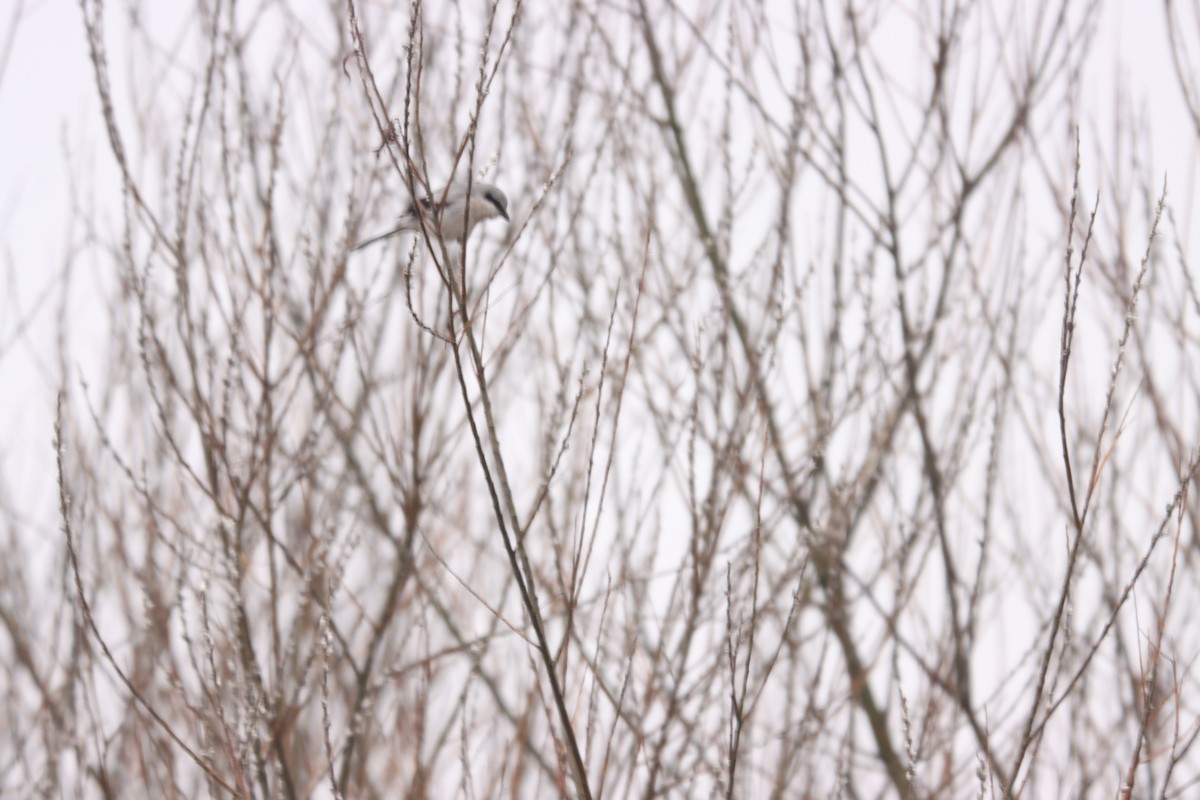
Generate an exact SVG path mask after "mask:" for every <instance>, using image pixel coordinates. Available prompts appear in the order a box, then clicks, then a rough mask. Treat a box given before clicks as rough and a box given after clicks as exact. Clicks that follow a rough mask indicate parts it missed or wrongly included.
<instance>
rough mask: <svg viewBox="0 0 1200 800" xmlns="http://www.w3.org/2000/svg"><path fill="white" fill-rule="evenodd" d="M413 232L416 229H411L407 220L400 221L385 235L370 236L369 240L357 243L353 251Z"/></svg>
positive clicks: (411, 226)
mask: <svg viewBox="0 0 1200 800" xmlns="http://www.w3.org/2000/svg"><path fill="white" fill-rule="evenodd" d="M413 230H416V228H414V227H413V224H412V222H410V221H409V220H401V222H400V224H399V225H397V226H396V227H394V228H392V229H391V230H390V231H388V232H387V233H381V234H379V235H378V236H372V237H371V238H370V239H367V240H365V241H362V242H359V243H358V244H356V245H354V249H355V250H362V249H363V248H364V247H367V246H369V245H373V244H375V243H376V242H382V241H383V240H384V239H390V238H391V237H393V236H399V235H400V234H402V233H409V232H410V231H413Z"/></svg>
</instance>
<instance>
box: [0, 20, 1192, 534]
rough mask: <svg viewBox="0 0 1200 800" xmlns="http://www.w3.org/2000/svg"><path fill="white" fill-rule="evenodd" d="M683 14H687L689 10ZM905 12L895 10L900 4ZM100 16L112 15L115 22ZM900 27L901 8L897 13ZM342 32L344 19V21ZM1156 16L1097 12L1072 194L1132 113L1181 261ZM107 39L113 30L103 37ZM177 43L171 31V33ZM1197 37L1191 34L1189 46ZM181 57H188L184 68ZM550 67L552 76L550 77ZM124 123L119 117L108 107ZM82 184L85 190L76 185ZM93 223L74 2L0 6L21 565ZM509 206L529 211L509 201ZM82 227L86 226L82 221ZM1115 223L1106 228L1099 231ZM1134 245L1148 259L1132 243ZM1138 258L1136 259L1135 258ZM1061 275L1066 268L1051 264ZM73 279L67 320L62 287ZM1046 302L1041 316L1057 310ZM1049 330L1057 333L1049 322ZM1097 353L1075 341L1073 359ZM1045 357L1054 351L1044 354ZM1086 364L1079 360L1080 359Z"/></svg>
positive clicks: (89, 298) (48, 512)
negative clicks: (1122, 111)
mask: <svg viewBox="0 0 1200 800" xmlns="http://www.w3.org/2000/svg"><path fill="white" fill-rule="evenodd" d="M185 5H186V4H183V3H174V2H166V1H163V2H148V3H146V4H145V6H146V8H145V13H146V14H147V15H148V16H147V19H146V22H147V24H148V26H149V27H151V28H152V29H154V30H156V31H158V35H157V36H156V37H155V39H156V40H158V41H172V40H175V39H176V38H182V37H181V36H179V34H178V31H179V30H180V27H181V26H184V25H189V24H194V23H193V22H191V21H190V19H191V14H190V9H187V8H185ZM684 5H686V4H684ZM895 5H896V6H897V8H900V9H902V8H903V6H904V3H896V4H895ZM293 6H294V7H295V9H296V13H297V14H298V15H304V14H305V13H308V7H309V6H311V9H312V13H314V14H321V15H323V16H328V12H327V9H325V8H324V7H323V4H321V3H307V2H304V0H300V1H299V2H296V3H294V4H293ZM117 11H118V10H117V9H110V12H109V13H117ZM895 13H897V14H898V15H901V16H903V12H902V10H900V11H896V12H895ZM341 22H342V23H343V24H344V20H341ZM1166 24H1167V22H1166V16H1165V12H1164V9H1163V5H1162V3H1158V2H1147V3H1142V2H1120V1H1119V0H1118V1H1116V2H1108V3H1105V4H1103V7H1102V12H1101V14H1100V16H1099V25H1100V32H1099V34H1098V36H1097V37H1096V39H1095V41H1096V44H1097V46H1096V48H1095V51H1094V52H1093V53H1092V55H1091V57H1090V60H1089V62H1088V63H1089V65H1090V70H1089V73H1088V74H1087V75H1086V76H1084V79H1083V81H1082V89H1081V96H1080V99H1081V103H1082V105H1083V108H1082V111H1081V114H1080V118H1081V119H1082V120H1083V121H1084V127H1083V129H1082V130H1081V139H1082V151H1083V169H1082V172H1083V176H1084V177H1083V183H1084V188H1083V192H1082V194H1083V196H1084V197H1085V198H1087V205H1088V206H1090V204H1091V200H1090V198H1091V197H1092V196H1093V195H1094V193H1095V192H1096V191H1097V190H1100V191H1104V190H1105V189H1106V188H1108V187H1109V186H1111V181H1112V177H1111V176H1106V175H1103V174H1097V172H1098V170H1099V169H1101V168H1102V165H1100V164H1097V163H1096V162H1097V161H1098V160H1099V158H1098V157H1097V159H1095V160H1093V161H1091V162H1089V159H1088V156H1089V153H1094V152H1103V153H1111V152H1112V151H1113V149H1114V147H1115V144H1114V141H1113V135H1114V122H1113V120H1114V118H1115V110H1116V108H1117V105H1118V103H1123V104H1124V105H1125V106H1126V107H1130V108H1133V109H1134V110H1135V113H1136V115H1137V116H1138V118H1139V120H1140V123H1141V125H1142V135H1145V136H1148V137H1150V141H1149V142H1146V143H1145V145H1146V146H1145V151H1146V152H1148V153H1150V154H1151V155H1150V163H1147V164H1144V165H1143V168H1144V169H1145V170H1146V171H1147V172H1148V173H1150V174H1152V175H1156V176H1158V177H1157V178H1156V179H1155V181H1154V183H1155V184H1156V185H1159V184H1161V181H1162V179H1163V177H1165V178H1166V180H1167V182H1168V185H1169V201H1170V203H1171V204H1172V207H1173V208H1174V210H1175V215H1176V217H1175V218H1176V222H1177V223H1178V224H1179V230H1178V235H1179V237H1180V239H1181V241H1182V243H1183V248H1184V254H1185V256H1186V257H1189V259H1190V243H1191V241H1194V240H1195V236H1194V232H1195V231H1196V229H1197V226H1198V225H1200V215H1198V213H1197V208H1196V203H1195V191H1194V186H1195V182H1196V181H1195V179H1196V170H1197V154H1198V149H1197V135H1196V130H1195V128H1194V127H1193V125H1192V121H1191V120H1190V118H1189V117H1188V116H1187V114H1186V110H1185V107H1184V104H1183V103H1182V102H1181V101H1180V87H1179V85H1178V83H1177V81H1176V78H1175V69H1174V66H1173V64H1172V60H1171V53H1170V51H1169V49H1168V48H1167V47H1166V42H1167V41H1168V37H1167V33H1166ZM113 27H114V30H120V29H123V26H113ZM172 32H176V33H172ZM1192 34H1193V35H1194V31H1193V32H1192ZM108 47H109V58H110V62H111V66H112V76H111V77H112V80H113V83H114V86H115V90H116V94H117V96H118V97H122V96H125V92H124V89H123V85H124V83H125V82H126V81H127V80H128V79H129V77H130V76H129V74H128V71H127V66H128V65H127V64H126V62H125V61H124V59H123V58H122V45H121V40H120V36H119V34H118V35H114V36H113V37H111V38H110V40H109V42H108ZM185 58H186V55H185ZM547 66H548V68H549V66H550V65H547ZM118 113H119V114H126V113H129V110H128V109H118ZM79 180H82V181H83V183H81V184H80V183H75V184H73V181H79ZM76 202H80V203H82V204H84V205H85V206H91V207H95V208H96V209H99V211H98V213H97V214H96V215H95V216H96V218H98V219H100V220H104V221H106V222H107V223H109V224H111V226H112V228H113V229H119V227H120V225H121V220H122V217H123V209H122V196H121V184H120V180H119V176H118V174H117V172H116V170H115V169H114V166H113V158H112V154H111V152H110V151H109V146H108V142H107V138H106V134H105V131H104V125H103V121H102V118H101V115H100V111H99V103H98V101H97V97H96V87H95V83H94V75H93V71H92V65H91V63H90V61H89V59H88V56H87V46H86V42H85V38H84V33H83V25H82V21H81V12H80V8H79V4H78V2H76V0H3V2H2V3H0V281H2V285H0V386H2V387H3V389H4V390H3V391H0V506H4V507H6V508H7V509H9V510H10V511H12V512H13V516H14V517H15V518H16V519H18V520H23V521H24V522H25V523H26V525H25V526H24V528H23V529H22V530H21V531H19V532H18V538H20V539H23V540H24V542H25V543H26V544H27V545H28V546H29V552H30V553H35V554H36V553H39V552H40V553H41V554H42V555H43V556H45V555H48V554H49V553H51V552H53V549H54V548H55V547H57V545H58V544H59V537H60V533H59V531H58V520H57V503H58V499H57V492H56V488H55V482H54V475H55V472H54V464H53V462H54V458H53V455H54V453H53V448H52V444H51V442H52V435H53V418H54V404H55V396H56V393H57V392H58V391H59V389H60V387H61V385H62V383H63V382H64V381H66V382H70V383H75V382H78V381H79V380H80V378H81V377H82V376H86V375H88V374H95V372H96V371H102V370H103V368H104V365H103V363H101V362H100V359H102V358H103V357H104V356H103V354H104V352H105V350H106V348H105V343H104V341H103V337H104V335H105V334H104V332H105V320H104V319H103V317H102V315H98V314H96V313H94V309H93V308H92V305H91V304H92V302H93V300H94V298H95V297H96V296H98V293H100V292H102V291H106V290H107V288H111V285H112V276H111V275H104V274H100V273H98V272H97V270H98V269H105V268H106V267H103V266H98V265H97V263H96V262H93V261H92V259H91V258H90V256H88V255H87V254H86V253H84V254H81V251H80V243H81V242H82V240H83V239H84V238H85V234H86V231H84V230H82V228H81V224H80V223H78V222H76V221H75V215H74V214H73V204H74V203H76ZM514 202H515V203H516V204H518V205H519V204H521V203H522V202H527V200H522V198H514ZM88 216H90V215H88ZM1106 221H1107V222H1111V220H1103V219H1102V220H1101V224H1103V223H1104V222H1106ZM1131 243H1132V244H1134V245H1135V246H1144V239H1143V238H1141V236H1140V235H1136V236H1133V237H1132V238H1131ZM1137 255H1138V256H1140V252H1138V253H1137ZM1050 267H1052V268H1054V269H1060V268H1061V260H1059V261H1056V262H1054V263H1053V264H1050V265H1048V268H1050ZM65 270H69V271H70V279H69V287H70V290H69V292H68V294H67V296H66V297H67V300H66V305H65V307H64V306H63V305H62V304H61V302H60V294H59V292H58V291H57V288H58V287H59V286H60V285H61V281H62V276H63V273H64V271H65ZM1060 304H1061V300H1060V298H1059V297H1058V296H1055V297H1054V298H1052V299H1051V300H1050V301H1048V307H1050V308H1051V309H1055V310H1057V309H1059V308H1060V307H1061V305H1060ZM63 320H69V321H70V324H69V325H68V326H67V327H66V330H67V332H68V340H67V342H66V348H65V349H66V352H67V363H66V365H65V366H66V370H67V374H65V375H64V374H62V370H61V369H60V365H59V361H58V347H59V342H58V335H59V332H60V331H61V330H62V329H63V328H62V326H61V325H60V323H61V322H62V321H63ZM1047 324H1050V325H1057V324H1058V322H1057V319H1054V320H1050V321H1049V322H1048V323H1047ZM1110 329H1111V326H1110ZM1090 344H1092V343H1091V342H1085V343H1084V346H1088V345H1090ZM1094 344H1095V345H1096V346H1097V347H1098V348H1099V355H1098V357H1099V358H1101V359H1108V358H1109V350H1108V349H1107V348H1108V347H1109V345H1110V344H1111V341H1110V340H1105V341H1096V342H1095V343H1094ZM1052 355H1053V354H1052V353H1051V354H1050V356H1052ZM1085 357H1086V354H1081V358H1085ZM1072 377H1073V379H1079V380H1085V381H1087V380H1090V381H1095V382H1096V383H1097V385H1096V386H1095V387H1091V394H1092V395H1096V394H1097V393H1099V394H1102V392H1103V387H1104V381H1106V380H1107V377H1108V374H1107V372H1106V371H1105V370H1104V369H1099V370H1096V369H1079V370H1077V371H1076V372H1075V373H1074V374H1073V376H1072Z"/></svg>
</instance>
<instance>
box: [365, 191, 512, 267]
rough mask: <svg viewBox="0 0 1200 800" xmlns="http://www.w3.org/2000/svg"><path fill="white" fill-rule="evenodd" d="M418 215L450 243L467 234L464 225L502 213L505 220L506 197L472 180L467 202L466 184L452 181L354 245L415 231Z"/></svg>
mask: <svg viewBox="0 0 1200 800" xmlns="http://www.w3.org/2000/svg"><path fill="white" fill-rule="evenodd" d="M443 198H445V200H443ZM422 215H424V217H425V225H426V227H427V228H428V229H429V232H430V233H431V234H433V235H435V236H436V235H437V233H438V228H439V226H440V228H441V234H442V239H443V240H444V241H445V242H446V243H447V244H450V243H454V242H460V241H462V240H463V238H464V233H466V234H470V232H471V231H470V230H469V229H468V230H466V231H465V232H464V230H463V229H464V227H466V226H470V228H474V227H475V226H476V225H477V224H478V223H480V222H482V221H483V220H485V219H494V218H495V217H503V218H504V219H505V220H506V221H507V220H508V198H507V197H505V196H504V192H502V191H500V189H498V188H497V187H495V186H493V185H492V184H490V183H475V184H472V185H471V196H470V204H469V205H468V198H467V187H466V185H465V184H454V185H452V186H450V188H449V189H448V190H443V191H439V192H435V193H434V195H433V197H432V198H429V197H422V198H421V199H420V203H419V206H418V203H413V204H412V205H410V206H409V207H408V209H407V210H406V211H405V212H404V213H403V214H401V215H400V221H399V224H397V225H396V227H395V228H393V229H392V230H390V231H388V232H387V233H381V234H380V235H378V236H373V237H371V238H370V239H367V240H366V241H364V242H359V243H358V244H356V245H355V246H354V249H355V250H361V249H362V248H364V247H366V246H367V245H370V244H374V243H375V242H378V241H382V240H383V239H387V238H390V237H392V236H398V235H399V234H401V233H412V232H419V231H420V230H421V216H422Z"/></svg>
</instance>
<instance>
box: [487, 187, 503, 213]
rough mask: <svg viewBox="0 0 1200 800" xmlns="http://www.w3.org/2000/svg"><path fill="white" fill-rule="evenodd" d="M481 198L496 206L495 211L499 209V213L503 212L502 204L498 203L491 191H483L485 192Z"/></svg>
mask: <svg viewBox="0 0 1200 800" xmlns="http://www.w3.org/2000/svg"><path fill="white" fill-rule="evenodd" d="M483 199H484V200H487V201H488V202H489V203H491V204H492V205H494V206H495V207H496V210H497V211H499V212H500V213H502V214H503V213H504V206H502V205H500V201H499V200H497V199H496V198H495V196H494V195H492V193H491V192H487V193H485V194H484V195H483Z"/></svg>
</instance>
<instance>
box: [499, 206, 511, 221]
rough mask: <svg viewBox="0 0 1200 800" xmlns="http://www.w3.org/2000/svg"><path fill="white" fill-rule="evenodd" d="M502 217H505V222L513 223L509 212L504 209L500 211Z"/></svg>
mask: <svg viewBox="0 0 1200 800" xmlns="http://www.w3.org/2000/svg"><path fill="white" fill-rule="evenodd" d="M500 216H502V217H504V221H505V222H512V220H511V219H509V218H508V212H507V211H505V210H504V209H500Z"/></svg>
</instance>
